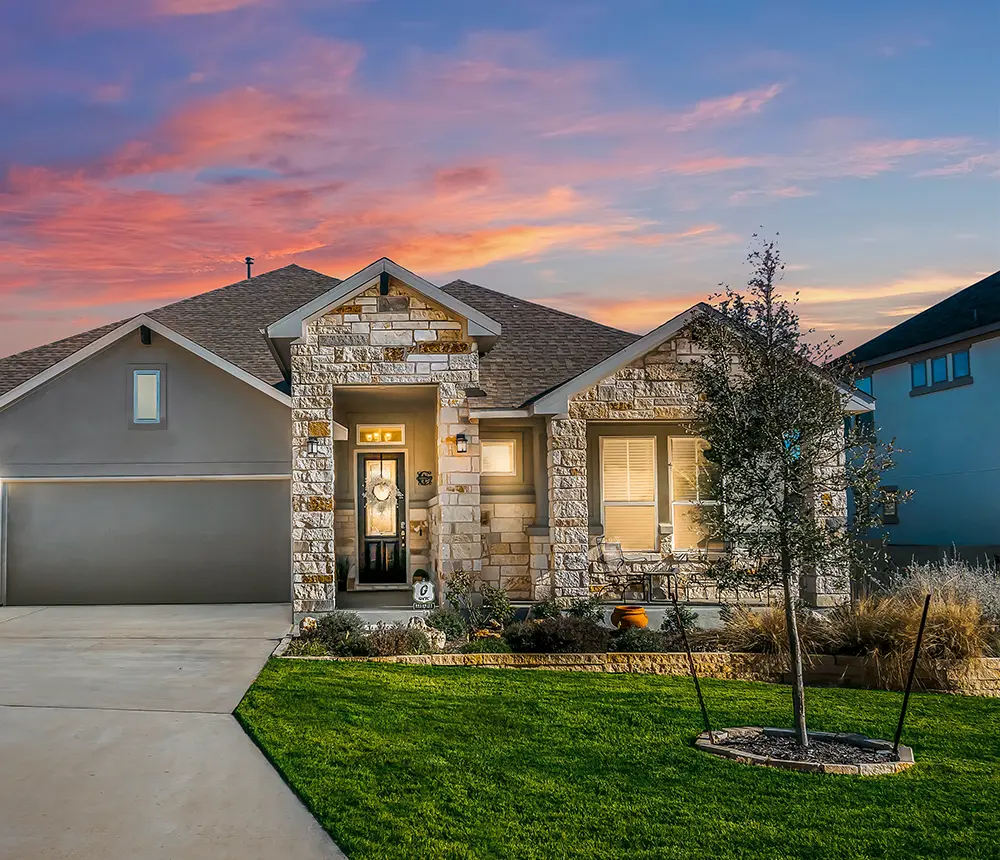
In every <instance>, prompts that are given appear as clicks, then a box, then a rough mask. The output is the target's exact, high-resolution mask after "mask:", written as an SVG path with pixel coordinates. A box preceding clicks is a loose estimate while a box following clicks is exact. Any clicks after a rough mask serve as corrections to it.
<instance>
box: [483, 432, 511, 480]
mask: <svg viewBox="0 0 1000 860" xmlns="http://www.w3.org/2000/svg"><path fill="white" fill-rule="evenodd" d="M488 444H492V445H506V446H509V447H510V467H511V471H509V472H489V471H487V470H486V468H485V464H486V453H485V452H486V446H487V445H488ZM479 448H480V451H479V462H480V464H481V468H480V474H482V475H483V476H484V477H487V478H516V477H517V476H518V474H519V470H518V468H517V467H518V454H519V453H520V450H519V449H520V445H519V443H518V438H517V436H515V435H513V434H512V435H510V436H505V437H494V436H480V439H479Z"/></svg>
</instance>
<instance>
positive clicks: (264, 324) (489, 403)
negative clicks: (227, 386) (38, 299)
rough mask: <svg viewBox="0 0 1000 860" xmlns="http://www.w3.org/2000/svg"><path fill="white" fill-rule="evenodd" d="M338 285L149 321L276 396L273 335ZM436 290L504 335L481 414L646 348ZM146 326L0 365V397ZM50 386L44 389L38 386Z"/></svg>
mask: <svg viewBox="0 0 1000 860" xmlns="http://www.w3.org/2000/svg"><path fill="white" fill-rule="evenodd" d="M379 262H381V261H379ZM386 262H390V263H391V261H386ZM392 265H395V264H392ZM404 271H405V270H404ZM340 283H341V282H340V281H339V280H338V279H337V278H331V277H329V276H328V275H324V274H322V273H320V272H315V271H313V270H311V269H305V268H302V267H301V266H297V265H294V264H293V265H290V266H285V267H283V268H281V269H275V270H273V271H270V272H265V273H263V274H260V275H256V276H255V277H253V278H251V279H249V280H243V281H238V282H237V283H235V284H231V285H229V286H227V287H222V288H221V289H218V290H212V291H210V292H207V293H202V294H201V295H197V296H193V297H191V298H189V299H184V300H182V301H179V302H174V303H172V304H169V305H166V306H164V307H162V308H157V309H156V310H152V311H149V312H148V314H146V316H147V317H148V318H149V320H152V321H154V322H158V323H162V324H163V325H164V326H166V327H167V328H168V329H169V330H170V331H172V332H174V333H176V334H177V335H178V336H180V337H182V338H184V339H185V340H186V341H190V342H192V343H193V344H195V345H198V346H200V347H202V348H204V349H205V350H207V351H209V352H210V353H212V354H213V355H215V356H217V357H218V358H219V359H220V360H222V361H224V362H227V363H229V364H231V365H232V366H233V367H234V368H238V369H239V370H241V371H244V372H246V373H248V374H250V375H252V376H253V377H255V378H256V379H259V380H260V381H261V382H263V383H266V384H267V385H269V386H278V385H281V384H283V382H284V377H283V373H282V369H281V367H280V365H279V364H278V362H277V360H276V359H275V357H274V354H273V353H272V350H271V347H270V345H269V343H268V338H267V336H266V334H265V331H266V330H267V329H268V327H269V326H271V325H272V324H273V323H275V322H276V321H279V320H281V319H283V318H286V317H288V316H289V314H291V313H292V312H293V311H296V310H298V309H301V308H302V307H303V306H305V305H308V304H309V303H310V302H315V301H316V300H318V299H320V297H323V296H326V295H328V294H329V293H330V290H331V289H333V288H335V287H336V286H337V285H338V284H340ZM433 289H435V290H437V291H438V292H439V293H441V296H440V301H441V303H442V304H445V302H447V303H448V304H447V305H445V306H450V307H451V308H452V309H454V308H455V307H461V308H463V309H464V310H465V311H466V312H467V314H468V315H469V316H468V317H467V318H471V317H473V316H475V317H477V318H479V319H482V320H489V322H490V324H491V325H492V326H493V327H495V328H496V330H497V331H498V332H501V334H500V336H499V338H498V339H497V341H496V344H495V346H494V347H493V348H492V349H491V350H490V351H489V352H488V353H487V354H486V355H485V356H483V358H482V359H481V362H480V385H481V386H482V388H483V389H484V390H485V391H486V396H485V397H479V398H476V399H475V400H474V401H473V403H474V406H475V408H477V409H515V408H519V407H522V406H524V405H526V404H528V403H529V402H530V401H531V400H533V399H534V398H536V397H537V396H539V395H540V394H542V393H544V392H545V391H548V390H549V389H551V388H553V387H555V386H558V385H560V384H562V383H564V382H566V381H567V380H569V379H572V378H574V377H576V376H578V375H579V374H581V373H583V372H584V371H585V370H587V369H588V368H590V367H592V366H593V365H595V364H597V363H598V362H600V361H602V360H603V359H605V358H607V357H608V356H609V355H612V354H614V353H616V352H618V351H619V350H620V349H622V348H623V347H625V346H628V345H629V344H631V343H633V342H634V341H637V340H639V335H636V334H631V333H629V332H626V331H621V330H619V329H615V328H611V327H609V326H604V325H600V324H599V323H595V322H593V321H591V320H588V319H584V318H582V317H577V316H573V315H572V314H568V313H565V312H563V311H559V310H556V309H555V308H550V307H547V306H546V305H540V304H537V303H535V302H529V301H526V300H525V299H519V298H516V297H514V296H510V295H506V294H504V293H499V292H496V291H495V290H490V289H487V288H486V287H481V286H479V285H477V284H472V283H469V282H468V281H463V280H457V281H453V282H452V283H450V284H447V285H445V286H443V287H440V288H438V287H434V288H433ZM138 319H139V317H136V318H134V319H133V320H132V321H129V320H122V321H119V322H116V323H111V324H109V325H105V326H101V327H99V328H95V329H91V330H90V331H85V332H81V333H80V334H76V335H73V336H72V337H68V338H63V339H62V340H59V341H55V342H54V343H50V344H46V345H44V346H39V347H36V348H34V349H29V350H26V351H24V352H20V353H17V354H15V355H10V356H7V357H6V358H0V396H2V395H4V394H7V393H9V392H12V391H13V390H14V389H15V388H19V387H20V386H22V385H23V384H24V383H26V382H28V381H29V380H32V379H35V378H36V377H38V376H39V375H40V374H43V373H44V372H46V371H49V370H51V369H52V368H54V367H55V366H56V365H57V364H59V362H61V361H63V360H64V359H66V358H68V357H71V356H76V357H77V360H78V361H79V360H82V359H83V358H85V357H86V356H87V355H89V354H91V352H84V353H83V354H82V355H81V354H80V353H81V351H82V350H85V349H86V348H87V347H91V346H93V345H94V344H95V343H96V342H97V341H98V340H99V339H101V338H102V337H105V336H106V335H108V334H109V333H111V332H115V331H118V330H120V329H121V328H122V327H123V326H126V325H132V324H133V323H134V326H133V327H136V326H138V325H139V324H141V323H137V322H135V320H138ZM129 330H131V329H129ZM71 364H72V363H68V364H64V365H60V367H62V368H68V367H69V366H71ZM57 372H61V371H57ZM47 378H50V377H49V376H46V377H44V378H43V379H42V380H36V384H41V382H42V381H44V379H47ZM22 390H23V389H22Z"/></svg>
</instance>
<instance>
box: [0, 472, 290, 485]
mask: <svg viewBox="0 0 1000 860" xmlns="http://www.w3.org/2000/svg"><path fill="white" fill-rule="evenodd" d="M291 479H292V476H291V475H290V474H289V475H79V476H76V475H74V476H66V475H62V476H59V477H48V476H46V477H36V478H16V477H13V478H11V477H4V478H3V479H2V480H0V485H2V484H120V483H142V482H144V481H145V482H158V481H290V480H291Z"/></svg>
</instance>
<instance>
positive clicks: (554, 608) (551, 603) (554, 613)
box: [528, 597, 562, 618]
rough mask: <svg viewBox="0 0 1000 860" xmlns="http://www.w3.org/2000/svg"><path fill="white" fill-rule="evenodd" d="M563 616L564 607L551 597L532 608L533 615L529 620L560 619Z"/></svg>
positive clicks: (531, 614)
mask: <svg viewBox="0 0 1000 860" xmlns="http://www.w3.org/2000/svg"><path fill="white" fill-rule="evenodd" d="M560 615H562V607H561V606H560V605H559V601H558V600H556V599H555V598H554V597H549V598H547V599H546V600H539V601H538V603H535V604H533V605H532V607H531V613H530V614H529V616H528V617H529V618H558V617H559V616H560Z"/></svg>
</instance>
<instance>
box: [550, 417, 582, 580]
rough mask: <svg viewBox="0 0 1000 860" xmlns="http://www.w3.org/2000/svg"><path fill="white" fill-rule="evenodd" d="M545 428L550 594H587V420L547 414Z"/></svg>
mask: <svg viewBox="0 0 1000 860" xmlns="http://www.w3.org/2000/svg"><path fill="white" fill-rule="evenodd" d="M546 430H547V436H548V457H547V464H548V484H549V494H548V495H549V534H550V540H551V549H550V551H551V557H552V563H551V571H552V596H553V597H586V596H587V595H588V594H589V593H590V571H589V569H588V563H587V547H588V526H589V520H590V517H589V514H588V511H587V422H586V421H584V420H583V419H581V418H550V419H549V420H548V424H547V427H546Z"/></svg>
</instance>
